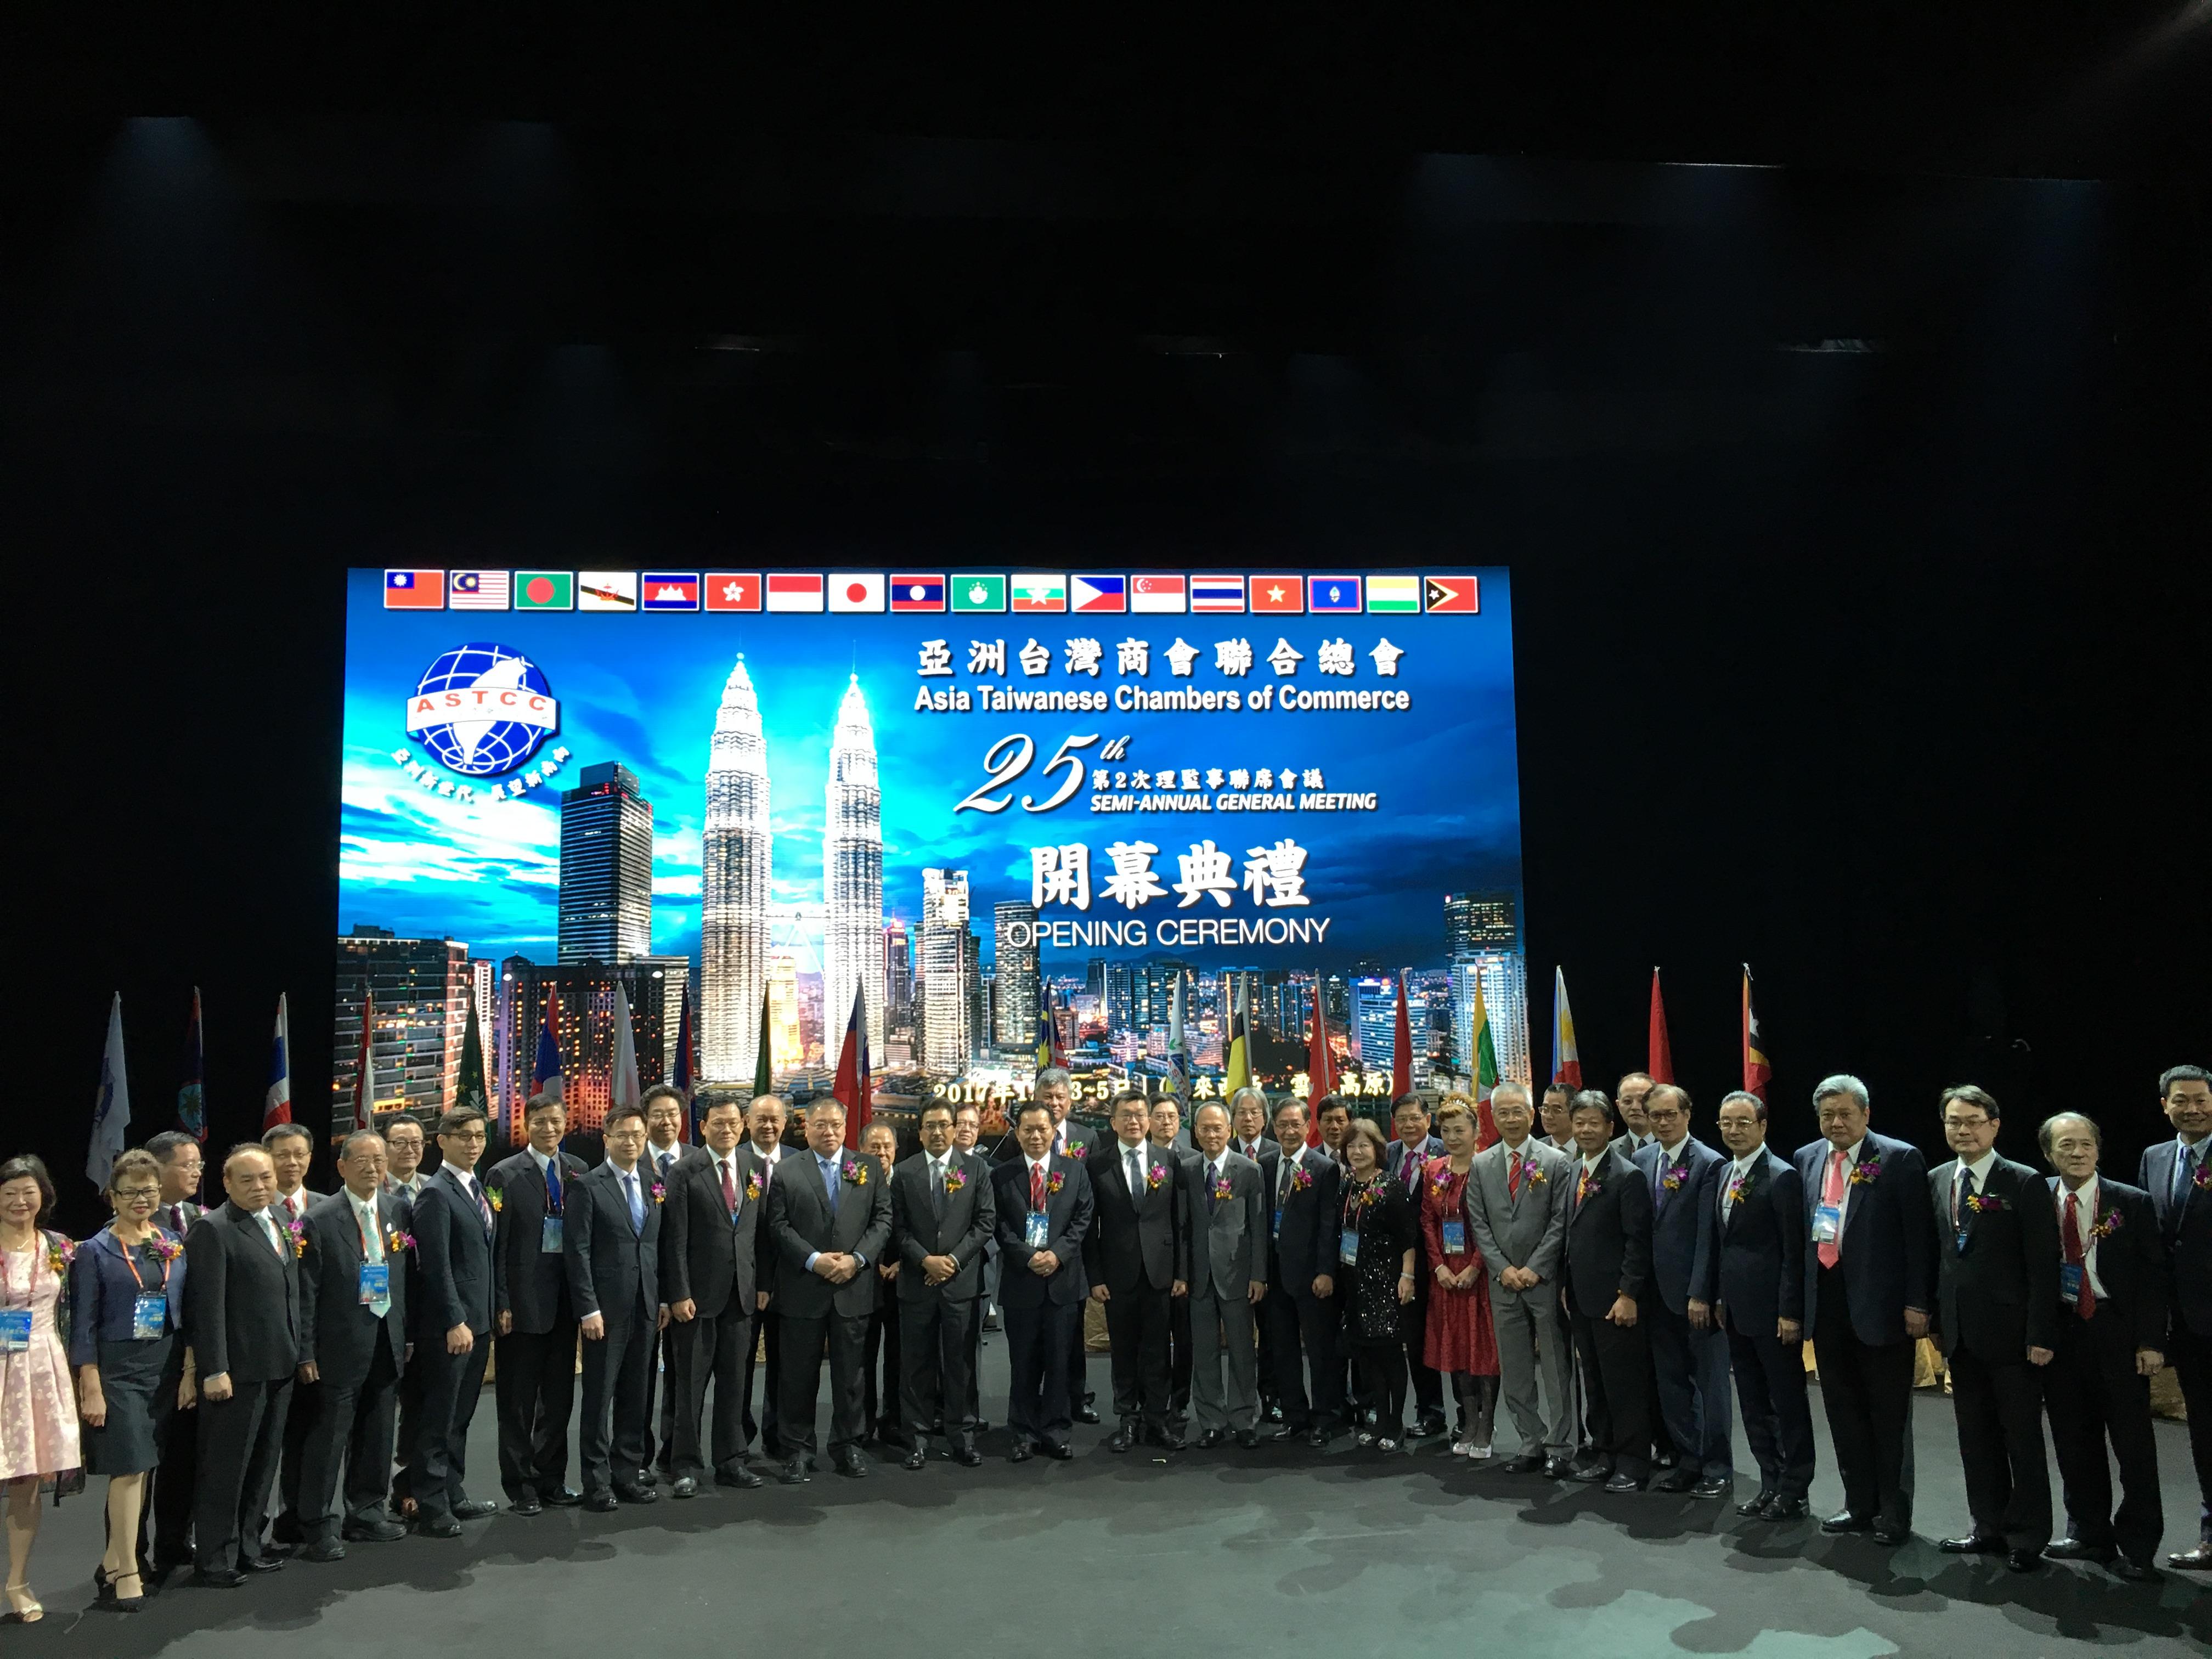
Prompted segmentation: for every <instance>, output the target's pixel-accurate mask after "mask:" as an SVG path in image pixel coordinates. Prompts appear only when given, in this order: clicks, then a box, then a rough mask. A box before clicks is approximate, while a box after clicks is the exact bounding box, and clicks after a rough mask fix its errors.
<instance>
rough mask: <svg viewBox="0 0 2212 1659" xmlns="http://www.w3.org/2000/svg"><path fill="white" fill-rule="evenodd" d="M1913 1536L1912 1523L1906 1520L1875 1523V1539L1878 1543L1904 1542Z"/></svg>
mask: <svg viewBox="0 0 2212 1659" xmlns="http://www.w3.org/2000/svg"><path fill="white" fill-rule="evenodd" d="M1911 1536H1912V1527H1911V1522H1905V1521H1877V1522H1875V1523H1874V1541H1875V1543H1877V1544H1902V1543H1904V1542H1905V1541H1906V1540H1907V1539H1909V1538H1911Z"/></svg>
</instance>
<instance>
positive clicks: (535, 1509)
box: [507, 1498, 545, 1515]
mask: <svg viewBox="0 0 2212 1659" xmlns="http://www.w3.org/2000/svg"><path fill="white" fill-rule="evenodd" d="M507 1513H508V1514H509V1515H543V1514H544V1513H545V1505H544V1504H541V1503H539V1502H538V1500H537V1499H536V1498H516V1499H515V1500H514V1502H513V1503H512V1504H508V1505H507Z"/></svg>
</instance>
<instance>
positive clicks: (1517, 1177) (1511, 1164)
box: [1505, 1152, 1521, 1198]
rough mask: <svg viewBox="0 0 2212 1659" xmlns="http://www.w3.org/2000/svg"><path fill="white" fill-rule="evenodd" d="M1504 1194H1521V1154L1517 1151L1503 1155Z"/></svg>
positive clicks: (1516, 1195) (1510, 1196)
mask: <svg viewBox="0 0 2212 1659" xmlns="http://www.w3.org/2000/svg"><path fill="white" fill-rule="evenodd" d="M1505 1196H1506V1197H1508V1198H1518V1197H1520V1196H1521V1154H1520V1153H1518V1152H1508V1153H1507V1154H1506V1155H1505Z"/></svg>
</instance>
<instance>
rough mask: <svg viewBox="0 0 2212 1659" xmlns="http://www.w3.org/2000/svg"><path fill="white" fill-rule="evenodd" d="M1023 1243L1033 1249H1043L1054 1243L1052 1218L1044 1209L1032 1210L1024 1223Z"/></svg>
mask: <svg viewBox="0 0 2212 1659" xmlns="http://www.w3.org/2000/svg"><path fill="white" fill-rule="evenodd" d="M1022 1243H1024V1244H1026V1245H1028V1246H1029V1247H1030V1249H1033V1250H1041V1249H1044V1247H1045V1246H1046V1245H1048V1244H1049V1243H1052V1218H1051V1217H1050V1216H1049V1215H1048V1214H1046V1213H1045V1212H1043V1211H1042V1210H1031V1211H1030V1212H1029V1218H1028V1220H1026V1221H1025V1222H1024V1223H1023V1224H1022Z"/></svg>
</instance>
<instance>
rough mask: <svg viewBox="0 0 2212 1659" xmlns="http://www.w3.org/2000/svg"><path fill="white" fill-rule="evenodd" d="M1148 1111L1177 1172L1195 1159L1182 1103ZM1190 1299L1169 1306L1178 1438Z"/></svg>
mask: <svg viewBox="0 0 2212 1659" xmlns="http://www.w3.org/2000/svg"><path fill="white" fill-rule="evenodd" d="M1151 1111H1152V1116H1151V1131H1152V1133H1151V1139H1152V1145H1153V1146H1156V1147H1164V1148H1166V1149H1167V1150H1168V1151H1169V1152H1170V1158H1168V1162H1169V1163H1170V1164H1174V1165H1176V1166H1177V1167H1178V1168H1180V1167H1181V1166H1182V1165H1185V1164H1189V1163H1190V1162H1191V1161H1192V1160H1194V1158H1197V1156H1198V1151H1197V1148H1196V1146H1195V1145H1194V1143H1193V1142H1192V1140H1191V1138H1190V1130H1189V1129H1188V1127H1185V1126H1184V1123H1183V1121H1182V1113H1183V1103H1182V1100H1181V1099H1180V1098H1178V1097H1176V1096H1174V1095H1162V1096H1161V1097H1159V1098H1158V1100H1155V1101H1153V1102H1152V1108H1151ZM1190 1372H1191V1338H1190V1298H1189V1297H1188V1296H1178V1297H1170V1299H1169V1302H1168V1421H1169V1422H1170V1424H1172V1425H1174V1427H1175V1431H1176V1433H1177V1434H1181V1433H1182V1431H1183V1427H1184V1425H1186V1424H1187V1423H1188V1421H1189V1420H1190Z"/></svg>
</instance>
